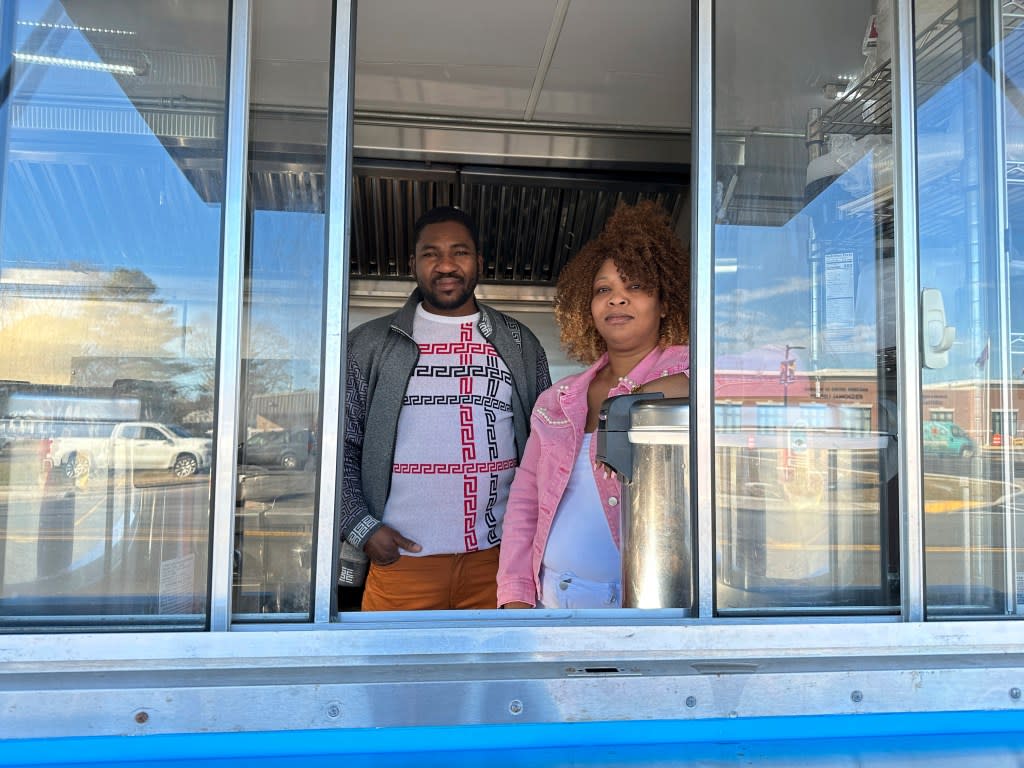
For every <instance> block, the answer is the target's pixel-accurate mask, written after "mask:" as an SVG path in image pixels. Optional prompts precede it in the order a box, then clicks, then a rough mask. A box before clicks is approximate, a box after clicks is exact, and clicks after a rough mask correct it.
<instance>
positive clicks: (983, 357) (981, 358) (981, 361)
mask: <svg viewBox="0 0 1024 768" xmlns="http://www.w3.org/2000/svg"><path fill="white" fill-rule="evenodd" d="M991 345H992V339H989V340H988V341H986V342H985V348H984V349H983V350H981V354H980V355H978V359H977V360H975V361H974V365H975V366H976V367H978V368H984V367H985V364H986V363H987V362H988V350H989V347H990V346H991Z"/></svg>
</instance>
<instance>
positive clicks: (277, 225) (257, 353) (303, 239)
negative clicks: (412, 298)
mask: <svg viewBox="0 0 1024 768" xmlns="http://www.w3.org/2000/svg"><path fill="white" fill-rule="evenodd" d="M253 25H254V37H253V63H252V81H251V89H252V105H251V109H250V112H249V114H250V134H249V135H250V143H249V163H250V168H249V178H250V197H249V227H250V236H249V250H248V253H247V261H246V281H245V328H244V336H243V345H242V388H241V403H242V411H241V419H240V423H239V431H240V434H239V436H238V446H239V447H238V462H239V467H238V503H237V514H236V518H235V533H236V547H235V551H236V556H235V594H234V603H233V604H234V610H235V614H236V616H235V618H236V620H245V619H250V620H252V619H256V618H258V617H259V616H261V615H262V616H263V617H265V618H266V617H268V615H273V617H275V618H282V617H285V616H287V617H289V618H292V619H294V618H300V619H306V618H308V615H309V611H310V596H311V592H310V589H311V586H310V573H311V571H310V561H311V554H312V542H313V499H314V493H313V491H314V488H315V484H316V478H317V473H316V468H317V458H318V456H319V450H318V440H317V421H318V417H319V413H320V342H321V325H322V298H323V274H324V202H325V199H324V191H325V184H324V171H325V168H326V144H327V97H328V94H329V87H328V81H329V68H328V62H329V60H330V53H331V3H330V2H328V1H327V0H303V1H302V2H298V3H287V4H282V3H278V2H273V1H272V0H261V1H260V2H257V3H255V5H254V7H253Z"/></svg>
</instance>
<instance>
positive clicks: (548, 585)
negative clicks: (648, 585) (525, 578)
mask: <svg viewBox="0 0 1024 768" xmlns="http://www.w3.org/2000/svg"><path fill="white" fill-rule="evenodd" d="M540 585H541V595H540V603H541V607H543V608H619V607H621V605H622V595H621V590H620V589H619V582H617V581H613V582H604V581H588V580H587V579H581V578H579V577H578V576H577V575H576V574H574V573H573V572H572V571H553V570H549V569H547V568H542V569H541V572H540Z"/></svg>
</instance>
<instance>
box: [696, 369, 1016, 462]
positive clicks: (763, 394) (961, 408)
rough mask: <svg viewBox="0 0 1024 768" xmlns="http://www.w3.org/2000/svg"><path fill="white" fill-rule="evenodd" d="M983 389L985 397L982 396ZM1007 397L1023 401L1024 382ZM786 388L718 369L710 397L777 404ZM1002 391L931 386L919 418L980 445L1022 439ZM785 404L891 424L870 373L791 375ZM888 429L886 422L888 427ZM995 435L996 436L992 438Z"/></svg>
mask: <svg viewBox="0 0 1024 768" xmlns="http://www.w3.org/2000/svg"><path fill="white" fill-rule="evenodd" d="M986 390H987V397H986V395H985V392H986ZM1010 391H1011V398H1012V401H1013V402H1017V401H1018V399H1019V398H1021V397H1024V382H1014V383H1013V386H1012V387H1011V390H1010ZM786 394H787V386H786V385H785V384H783V383H782V382H781V381H780V378H779V375H778V373H777V372H775V371H764V372H754V371H728V370H722V369H718V370H717V371H716V376H715V398H716V401H717V402H719V403H722V402H728V403H742V404H747V405H754V404H765V405H771V404H779V405H781V404H782V403H783V401H784V400H785V399H786ZM1002 397H1003V393H1002V390H1001V385H1000V383H999V382H997V381H990V382H988V383H987V384H986V382H985V381H979V380H977V379H966V380H961V381H951V382H947V383H943V384H932V385H929V386H927V387H925V388H924V390H923V392H922V413H921V418H922V419H923V420H932V421H952V422H954V423H956V424H958V425H959V426H961V427H963V428H964V429H965V430H966V431H967V433H968V434H969V435H970V436H971V437H972V438H973V439H974V440H976V441H977V442H978V443H979V444H980V445H993V444H994V445H998V444H999V443H1000V442H1001V440H1005V439H1007V437H1008V436H1009V437H1011V438H1017V439H1020V438H1024V434H1021V433H1020V431H1019V430H1020V426H1019V420H1018V414H1017V409H1016V408H1011V409H1009V410H1007V409H1005V408H1004V407H1003V406H1002V404H1001V403H1002ZM788 400H789V404H790V405H791V406H798V405H800V404H807V403H828V404H831V405H837V406H840V405H845V406H849V407H850V408H851V409H852V408H857V409H863V411H864V412H865V413H868V414H870V415H869V416H865V417H863V419H862V420H860V421H861V423H863V424H864V426H865V428H867V429H879V428H880V424H881V423H882V422H891V419H892V418H894V417H895V415H896V408H895V403H892V404H891V405H892V409H891V414H888V415H885V416H880V415H879V414H878V412H877V411H878V406H877V403H878V402H879V398H878V379H877V376H876V374H875V372H874V371H866V370H857V369H854V370H822V371H818V372H817V373H816V374H814V375H808V374H801V373H800V372H799V371H798V372H797V373H796V375H795V378H794V379H793V380H792V382H791V383H789V384H788ZM890 426H892V425H891V423H890ZM996 435H998V436H999V437H996Z"/></svg>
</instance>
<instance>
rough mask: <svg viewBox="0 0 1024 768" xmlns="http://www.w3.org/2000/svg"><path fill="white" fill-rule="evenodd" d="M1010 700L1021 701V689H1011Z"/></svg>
mask: <svg viewBox="0 0 1024 768" xmlns="http://www.w3.org/2000/svg"><path fill="white" fill-rule="evenodd" d="M1010 698H1011V699H1014V700H1016V699H1019V698H1020V688H1011V689H1010Z"/></svg>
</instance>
